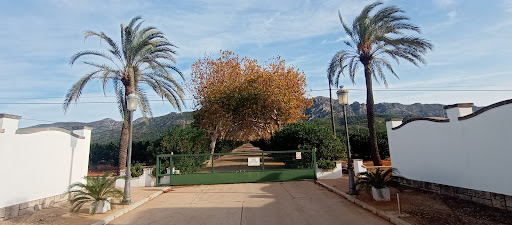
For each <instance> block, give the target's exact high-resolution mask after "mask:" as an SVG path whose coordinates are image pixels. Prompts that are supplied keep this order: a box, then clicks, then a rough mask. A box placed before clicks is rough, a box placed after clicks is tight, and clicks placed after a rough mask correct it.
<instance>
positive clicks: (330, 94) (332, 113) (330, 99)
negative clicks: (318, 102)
mask: <svg viewBox="0 0 512 225" xmlns="http://www.w3.org/2000/svg"><path fill="white" fill-rule="evenodd" d="M329 104H330V105H331V124H332V132H334V137H336V127H335V126H334V110H332V90H331V82H329Z"/></svg>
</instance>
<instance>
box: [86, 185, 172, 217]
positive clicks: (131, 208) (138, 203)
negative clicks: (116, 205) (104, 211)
mask: <svg viewBox="0 0 512 225" xmlns="http://www.w3.org/2000/svg"><path fill="white" fill-rule="evenodd" d="M167 189H169V187H166V188H164V189H162V190H161V191H158V192H155V193H153V194H152V195H150V196H148V197H146V198H144V199H142V200H140V201H138V202H135V203H133V204H131V205H129V206H128V207H126V208H124V209H122V210H119V212H116V213H114V214H112V215H109V216H107V217H105V218H103V219H101V220H99V221H96V222H94V223H92V224H91V225H104V224H108V223H110V222H112V220H115V219H116V218H119V217H120V216H122V215H124V214H125V213H127V212H130V211H132V210H134V209H136V208H137V207H139V206H141V205H142V204H144V203H146V202H148V201H149V200H151V199H154V198H156V197H157V196H159V195H161V194H162V193H163V192H164V191H166V190H167Z"/></svg>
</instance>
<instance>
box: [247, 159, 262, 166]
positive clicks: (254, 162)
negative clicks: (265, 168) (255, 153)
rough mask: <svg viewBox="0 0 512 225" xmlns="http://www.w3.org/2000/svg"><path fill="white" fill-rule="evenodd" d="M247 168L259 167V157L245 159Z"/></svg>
mask: <svg viewBox="0 0 512 225" xmlns="http://www.w3.org/2000/svg"><path fill="white" fill-rule="evenodd" d="M247 164H248V166H260V157H250V158H247Z"/></svg>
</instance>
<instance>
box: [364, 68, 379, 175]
mask: <svg viewBox="0 0 512 225" xmlns="http://www.w3.org/2000/svg"><path fill="white" fill-rule="evenodd" d="M363 65H364V77H365V79H366V117H367V119H368V131H369V132H370V149H371V151H372V160H373V165H374V166H382V160H381V159H380V155H379V147H378V145H377V131H376V130H375V106H374V103H373V88H372V74H371V71H370V62H367V63H364V62H363Z"/></svg>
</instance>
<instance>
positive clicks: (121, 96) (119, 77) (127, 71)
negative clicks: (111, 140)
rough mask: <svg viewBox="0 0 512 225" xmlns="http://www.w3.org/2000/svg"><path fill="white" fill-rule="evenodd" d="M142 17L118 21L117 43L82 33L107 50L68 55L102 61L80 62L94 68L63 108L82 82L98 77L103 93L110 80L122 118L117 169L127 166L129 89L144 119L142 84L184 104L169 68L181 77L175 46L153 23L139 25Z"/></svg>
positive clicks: (174, 102) (71, 91)
mask: <svg viewBox="0 0 512 225" xmlns="http://www.w3.org/2000/svg"><path fill="white" fill-rule="evenodd" d="M141 19H142V18H141V17H140V16H138V17H135V18H133V19H132V20H131V21H130V23H129V24H128V25H127V26H125V25H123V24H121V45H120V46H119V45H118V44H117V43H116V42H115V41H113V40H112V39H111V38H110V37H108V36H107V35H106V34H104V33H103V32H100V33H97V32H93V31H86V32H85V33H84V36H85V39H87V38H88V37H91V36H96V37H99V38H100V40H101V41H104V42H106V43H107V44H108V45H107V47H108V48H107V50H108V53H107V52H102V51H93V50H86V51H81V52H78V53H76V54H75V55H73V56H72V57H71V61H70V64H71V65H73V64H75V62H76V61H77V60H78V59H80V58H82V57H83V56H96V57H97V58H98V59H100V60H101V61H98V62H92V61H84V62H83V63H84V64H86V65H89V66H91V67H93V68H94V69H93V70H92V71H91V72H90V73H88V74H86V75H85V76H83V77H82V78H81V79H80V80H79V81H78V82H76V83H75V85H73V87H71V89H69V91H68V93H67V95H66V99H65V100H64V104H63V108H64V111H67V109H68V108H69V105H70V104H71V103H72V102H77V101H78V100H79V98H80V96H81V94H82V90H83V88H84V87H85V85H86V84H87V83H88V82H89V81H91V80H93V79H97V80H100V81H101V83H102V85H103V93H104V94H105V93H106V86H107V84H108V83H109V82H110V83H111V84H113V87H114V91H115V93H116V96H117V103H118V108H119V112H120V113H121V115H122V117H123V120H124V123H123V127H122V131H121V143H120V149H119V170H122V169H125V168H126V152H127V148H128V141H129V140H128V138H129V134H130V124H129V123H131V122H129V121H132V119H131V118H130V117H131V114H130V113H129V111H128V110H127V108H126V99H127V96H128V95H129V94H131V93H135V94H136V95H138V97H139V99H140V100H139V108H140V109H141V110H140V111H141V113H142V116H143V117H144V119H145V120H146V121H147V118H148V117H151V116H152V113H151V108H150V106H149V102H148V99H147V96H146V92H145V91H144V89H143V85H145V86H149V87H150V88H151V89H153V90H154V91H155V92H156V93H157V94H158V95H159V96H160V97H161V98H162V100H163V99H164V98H165V99H166V100H167V101H168V102H169V103H171V105H172V106H173V107H174V108H176V109H178V110H180V111H181V107H182V105H184V104H185V103H184V101H183V94H184V92H183V89H182V88H181V87H180V85H179V84H178V83H177V82H176V81H175V80H174V78H173V76H172V74H171V72H170V71H169V70H172V71H174V72H176V73H178V74H179V75H180V76H181V78H182V79H183V74H182V73H181V72H180V70H179V69H178V68H176V67H175V66H174V64H176V59H175V58H174V56H175V55H176V50H175V49H176V48H177V46H175V45H174V44H172V43H170V42H169V41H168V40H167V39H166V38H165V36H164V34H163V33H162V32H161V31H160V30H158V29H157V28H156V27H153V26H149V27H141V25H142V23H143V22H144V21H142V20H141ZM141 84H142V85H141Z"/></svg>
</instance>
